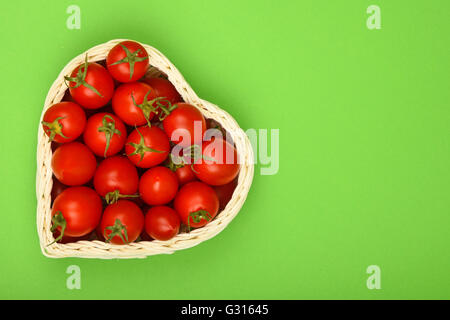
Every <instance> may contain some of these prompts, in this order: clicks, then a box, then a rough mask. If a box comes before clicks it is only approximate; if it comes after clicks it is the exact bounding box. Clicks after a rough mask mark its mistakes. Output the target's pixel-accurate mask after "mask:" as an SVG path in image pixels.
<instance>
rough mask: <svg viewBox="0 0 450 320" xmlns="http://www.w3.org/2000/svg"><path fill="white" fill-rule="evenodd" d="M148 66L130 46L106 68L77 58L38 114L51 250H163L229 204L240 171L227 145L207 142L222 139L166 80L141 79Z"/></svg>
mask: <svg viewBox="0 0 450 320" xmlns="http://www.w3.org/2000/svg"><path fill="white" fill-rule="evenodd" d="M149 66H150V61H149V56H148V53H147V52H146V50H145V48H144V47H143V46H142V45H140V44H139V43H137V42H134V41H123V42H121V43H119V44H117V45H116V46H115V47H113V48H112V49H111V50H110V52H109V54H108V56H107V58H106V61H100V62H98V63H94V62H89V61H88V57H87V56H86V59H85V62H84V63H82V64H81V65H79V66H78V67H77V68H75V69H74V70H73V72H72V73H71V74H70V75H69V76H66V77H65V80H66V84H67V86H68V92H66V95H65V96H64V98H63V101H62V102H60V103H56V104H54V105H53V106H51V107H50V108H49V109H48V110H47V111H46V112H45V114H44V116H43V121H42V126H43V129H44V132H45V133H46V134H47V135H48V137H49V139H50V141H51V142H52V150H53V155H52V161H51V167H52V170H53V175H54V178H53V189H52V229H51V230H52V231H53V233H54V236H55V238H56V239H55V241H57V242H61V243H67V242H73V241H78V240H94V239H96V240H102V241H105V242H111V243H114V244H127V243H130V242H133V241H140V240H146V241H152V240H160V241H167V240H169V239H171V238H173V237H174V236H176V235H177V234H178V233H180V232H186V231H187V232H189V231H190V230H191V229H192V228H200V227H203V226H205V225H206V224H207V223H208V222H210V221H211V220H213V219H214V218H215V217H216V215H217V214H218V212H219V210H222V209H223V208H224V207H225V205H226V204H227V203H228V202H229V200H230V199H231V196H232V194H233V191H234V189H235V188H236V185H237V175H238V173H239V169H240V166H239V163H238V154H237V151H236V149H235V147H234V145H233V143H232V142H229V141H227V140H226V139H224V138H223V136H222V137H220V136H218V135H214V134H213V135H212V136H213V137H212V138H211V137H209V138H207V136H208V135H207V132H208V130H216V131H219V133H223V132H224V130H223V129H222V128H217V126H218V125H217V123H215V122H214V121H211V120H210V119H205V118H204V116H203V114H202V113H201V112H200V111H199V110H198V109H197V108H196V107H194V106H193V105H191V104H188V103H185V102H184V101H183V100H182V98H181V96H180V95H179V93H178V92H177V90H176V89H175V87H174V86H173V85H172V83H171V82H170V81H169V80H168V79H166V78H165V77H163V76H160V77H153V78H148V77H147V70H148V68H149ZM180 133H181V134H180ZM185 134H186V135H185ZM180 152H181V153H180ZM175 160H177V161H175Z"/></svg>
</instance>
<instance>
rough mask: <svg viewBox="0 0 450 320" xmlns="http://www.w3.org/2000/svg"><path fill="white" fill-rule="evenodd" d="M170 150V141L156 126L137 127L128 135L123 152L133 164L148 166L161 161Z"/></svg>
mask: <svg viewBox="0 0 450 320" xmlns="http://www.w3.org/2000/svg"><path fill="white" fill-rule="evenodd" d="M169 151H170V143H169V139H168V138H167V136H166V134H165V133H164V131H163V130H161V129H160V128H158V127H155V126H152V127H150V128H149V127H147V126H145V127H139V128H136V129H135V130H133V132H131V133H130V135H129V136H128V140H127V143H126V145H125V152H126V154H127V156H128V158H129V159H130V160H131V162H133V163H134V165H136V166H138V167H141V168H150V167H153V166H156V165H158V164H160V163H162V162H163V161H164V160H165V159H166V158H167V156H168V155H169Z"/></svg>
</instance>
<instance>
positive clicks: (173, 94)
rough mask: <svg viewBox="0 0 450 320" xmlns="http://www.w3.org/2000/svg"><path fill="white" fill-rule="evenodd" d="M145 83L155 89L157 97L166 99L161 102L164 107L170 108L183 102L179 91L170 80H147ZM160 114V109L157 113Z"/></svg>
mask: <svg viewBox="0 0 450 320" xmlns="http://www.w3.org/2000/svg"><path fill="white" fill-rule="evenodd" d="M143 81H144V82H145V83H147V84H148V85H149V86H150V87H152V88H153V90H154V92H155V94H156V96H157V97H163V98H164V99H163V100H161V101H160V102H161V104H162V105H163V106H165V107H169V104H171V105H172V104H175V103H177V102H181V101H182V99H181V96H180V94H179V93H178V91H177V89H175V87H174V86H173V84H172V82H170V81H169V80H167V79H164V78H146V79H144V80H143ZM160 112H161V110H160V109H159V108H158V110H157V113H158V114H160Z"/></svg>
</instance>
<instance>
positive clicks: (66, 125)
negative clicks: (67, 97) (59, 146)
mask: <svg viewBox="0 0 450 320" xmlns="http://www.w3.org/2000/svg"><path fill="white" fill-rule="evenodd" d="M58 118H60V119H59V120H57V119H58ZM44 123H45V124H44ZM52 124H53V126H55V129H54V130H51V129H52V128H51V127H52ZM42 126H43V129H44V132H45V133H46V134H47V136H49V137H50V136H51V131H54V132H55V133H54V138H53V141H54V142H58V143H67V142H72V141H74V140H75V139H76V138H78V137H79V136H80V135H81V134H82V133H83V130H84V128H85V126H86V114H85V113H84V110H83V109H82V108H81V107H80V106H79V105H78V104H76V103H73V102H68V101H65V102H59V103H56V104H54V105H52V106H51V107H50V108H48V110H47V111H46V112H45V113H44V117H43V124H42ZM64 137H66V138H64Z"/></svg>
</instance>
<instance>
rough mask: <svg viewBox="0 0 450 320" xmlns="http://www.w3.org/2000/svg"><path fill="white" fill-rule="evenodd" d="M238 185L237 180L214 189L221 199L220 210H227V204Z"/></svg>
mask: <svg viewBox="0 0 450 320" xmlns="http://www.w3.org/2000/svg"><path fill="white" fill-rule="evenodd" d="M237 184H238V179H237V178H236V179H234V180H233V181H231V182H229V183H227V184H223V185H221V186H214V187H213V189H214V191H216V194H217V197H218V198H219V210H223V209H225V207H226V205H227V203H228V202H230V200H231V198H232V197H233V192H234V189H236V187H237Z"/></svg>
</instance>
